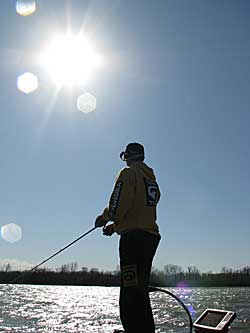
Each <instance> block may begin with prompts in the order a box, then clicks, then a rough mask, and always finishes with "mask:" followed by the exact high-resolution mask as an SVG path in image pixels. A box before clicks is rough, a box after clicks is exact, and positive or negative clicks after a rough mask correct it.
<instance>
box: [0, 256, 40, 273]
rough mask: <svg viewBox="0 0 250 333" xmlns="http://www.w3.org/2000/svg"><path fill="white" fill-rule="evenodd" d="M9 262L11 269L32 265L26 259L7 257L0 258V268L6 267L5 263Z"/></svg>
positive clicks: (25, 267)
mask: <svg viewBox="0 0 250 333" xmlns="http://www.w3.org/2000/svg"><path fill="white" fill-rule="evenodd" d="M8 264H10V267H11V270H12V271H14V270H18V271H19V270H26V269H31V268H32V267H33V266H34V265H33V264H31V263H30V262H28V261H22V260H18V259H8V258H0V268H4V267H6V265H8Z"/></svg>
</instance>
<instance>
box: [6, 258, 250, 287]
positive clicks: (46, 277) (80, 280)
mask: <svg viewBox="0 0 250 333" xmlns="http://www.w3.org/2000/svg"><path fill="white" fill-rule="evenodd" d="M8 283H16V284H42V285H77V286H119V285H120V272H119V270H116V271H112V272H110V271H99V270H98V269H97V268H91V269H88V268H86V267H83V268H81V270H78V269H77V264H76V263H72V264H67V265H63V266H62V267H61V268H60V269H57V270H50V269H47V268H44V269H39V270H36V271H33V272H29V271H16V270H11V267H5V269H2V270H0V284H8ZM150 284H151V285H152V286H158V287H183V288H184V287H250V267H248V266H247V267H244V268H243V269H241V270H232V269H227V268H225V267H224V268H223V269H222V272H221V273H212V272H207V273H200V272H199V270H198V269H197V268H196V267H195V266H189V267H188V271H186V272H184V271H183V270H182V269H181V268H180V266H177V265H169V264H168V265H165V266H164V269H163V270H162V271H161V270H157V269H152V272H151V278H150Z"/></svg>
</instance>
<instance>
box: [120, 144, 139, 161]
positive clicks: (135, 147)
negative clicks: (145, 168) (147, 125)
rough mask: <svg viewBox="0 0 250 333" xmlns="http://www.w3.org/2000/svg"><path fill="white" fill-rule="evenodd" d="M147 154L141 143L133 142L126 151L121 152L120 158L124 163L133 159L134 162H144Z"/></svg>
mask: <svg viewBox="0 0 250 333" xmlns="http://www.w3.org/2000/svg"><path fill="white" fill-rule="evenodd" d="M144 157H145V153H144V147H143V145H141V144H140V143H137V142H132V143H129V144H128V145H127V147H126V149H125V151H123V152H121V154H120V158H121V159H122V160H123V161H126V160H129V159H133V160H137V159H138V160H142V161H143V160H144Z"/></svg>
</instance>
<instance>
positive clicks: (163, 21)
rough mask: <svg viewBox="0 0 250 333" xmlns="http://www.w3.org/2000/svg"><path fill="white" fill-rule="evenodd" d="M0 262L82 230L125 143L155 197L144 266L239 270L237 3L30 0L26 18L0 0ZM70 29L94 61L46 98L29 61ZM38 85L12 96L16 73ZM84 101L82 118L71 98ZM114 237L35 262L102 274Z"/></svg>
mask: <svg viewBox="0 0 250 333" xmlns="http://www.w3.org/2000/svg"><path fill="white" fill-rule="evenodd" d="M0 9H1V10H0V28H1V45H0V70H1V82H0V91H1V93H0V102H1V112H0V142H1V162H0V184H1V191H0V225H1V226H4V225H6V224H8V223H11V222H14V223H16V224H18V225H20V226H21V227H22V230H23V237H22V239H21V240H20V241H19V242H16V243H13V244H11V243H8V242H6V241H4V240H3V239H0V265H1V263H4V262H5V263H6V260H8V261H9V262H14V260H16V261H19V262H28V263H31V264H32V265H35V264H37V263H38V262H40V261H42V260H43V259H45V258H46V257H48V256H49V255H50V254H52V253H53V252H55V251H57V250H58V249H59V248H61V247H63V246H64V245H66V244H67V243H69V242H70V241H72V240H73V239H75V238H77V237H78V236H80V235H81V234H82V233H84V232H85V231H87V230H89V229H90V228H92V226H93V223H94V220H95V217H96V215H97V214H99V213H100V212H101V211H102V209H103V208H104V207H105V205H106V204H107V202H108V199H109V195H110V192H111V190H112V187H113V182H114V178H115V176H116V174H117V172H118V171H119V169H121V168H122V167H123V166H124V165H123V164H122V162H121V160H119V153H120V151H121V150H123V148H124V147H125V146H126V144H127V143H129V142H134V141H138V142H141V143H142V144H144V146H145V150H146V162H147V163H148V164H149V165H150V166H151V167H153V168H154V170H155V173H156V175H157V178H158V182H159V185H160V188H161V192H162V198H161V201H160V204H159V207H158V224H159V226H160V231H161V235H162V240H161V244H160V247H159V249H158V252H157V255H156V257H155V261H154V266H155V267H157V268H160V269H161V268H162V267H163V265H165V264H169V263H171V264H178V265H181V266H182V267H183V268H184V269H186V267H187V266H188V265H195V266H197V267H198V268H199V269H200V270H201V271H209V270H212V271H220V269H221V268H222V267H223V266H227V267H232V268H242V267H244V266H246V265H249V264H250V262H249V253H250V242H249V234H250V189H249V181H250V171H249V170H250V157H249V142H250V134H249V133H250V131H249V121H250V114H249V104H250V94H249V87H250V40H249V31H250V22H249V12H250V3H249V1H248V0H234V1H232V0H221V1H208V0H207V1H205V0H204V1H200V0H189V1H182V0H169V1H166V0H165V1H163V0H162V1H161V0H157V1H154V2H153V1H146V0H144V1H142V0H141V1H130V0H128V1H126V2H124V1H112V0H110V1H86V2H84V1H78V0H74V1H63V0H53V1H49V0H43V1H40V2H38V10H37V11H36V13H35V14H33V15H31V16H29V17H21V16H19V15H17V14H16V12H15V6H14V1H12V2H11V1H4V2H3V3H1V5H0ZM67 27H70V29H71V30H72V32H73V33H78V32H79V31H80V30H81V29H82V28H83V27H84V30H85V31H86V32H87V33H88V34H90V35H91V38H92V40H93V41H94V43H95V45H96V46H97V48H98V51H99V52H100V53H101V54H102V56H103V58H104V59H105V63H106V66H104V68H102V69H100V70H99V71H98V72H97V73H96V74H95V76H94V77H93V79H92V80H91V81H90V82H89V84H87V85H86V86H85V87H81V88H79V87H76V88H74V89H73V90H72V91H69V90H68V89H66V88H62V89H61V90H60V91H58V90H57V89H56V87H55V85H54V84H53V82H52V81H51V80H50V79H49V76H48V73H46V72H45V71H44V70H43V69H42V68H41V67H39V66H38V65H37V64H36V62H35V57H36V55H37V54H39V52H41V49H42V47H43V46H44V45H46V43H47V41H48V40H49V38H50V36H51V35H52V34H53V33H54V32H55V31H57V32H65V31H66V30H67ZM27 71H30V72H32V73H34V74H35V75H37V77H38V79H39V88H38V90H37V91H35V92H33V93H31V94H29V95H25V94H23V93H21V92H20V91H19V90H18V89H17V87H16V79H17V77H18V76H19V75H20V74H22V73H23V72H27ZM83 92H90V93H91V94H93V95H95V96H96V98H97V109H96V111H95V112H94V113H91V114H87V115H84V114H82V113H81V112H80V111H78V110H77V108H76V98H77V96H78V95H80V94H81V93H83ZM118 240H119V238H118V236H113V237H112V238H104V237H103V236H102V235H101V231H100V230H96V231H94V232H93V233H92V234H90V235H89V236H87V237H86V238H84V239H83V240H82V241H80V242H79V243H77V244H76V245H74V246H73V247H72V248H70V249H68V250H67V251H65V252H64V253H62V254H60V255H59V256H58V257H56V258H55V259H53V260H52V261H51V262H50V263H48V266H49V267H59V266H60V265H62V264H64V263H69V262H73V261H77V262H78V264H79V267H82V266H87V267H98V268H99V269H104V270H106V269H107V270H113V269H115V268H116V266H117V264H118Z"/></svg>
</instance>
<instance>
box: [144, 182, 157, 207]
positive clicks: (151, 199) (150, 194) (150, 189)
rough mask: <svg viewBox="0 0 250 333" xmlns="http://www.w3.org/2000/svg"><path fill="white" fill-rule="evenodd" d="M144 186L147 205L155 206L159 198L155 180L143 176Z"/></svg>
mask: <svg viewBox="0 0 250 333" xmlns="http://www.w3.org/2000/svg"><path fill="white" fill-rule="evenodd" d="M144 183H145V187H146V197H147V206H156V204H157V202H158V200H159V195H160V191H159V187H158V184H157V183H156V181H154V180H149V179H146V178H144Z"/></svg>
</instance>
